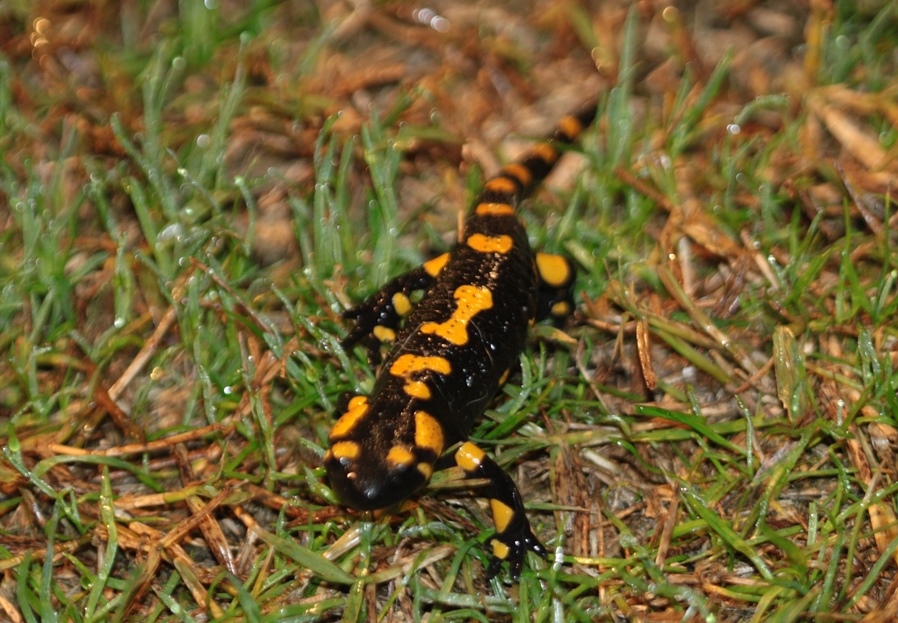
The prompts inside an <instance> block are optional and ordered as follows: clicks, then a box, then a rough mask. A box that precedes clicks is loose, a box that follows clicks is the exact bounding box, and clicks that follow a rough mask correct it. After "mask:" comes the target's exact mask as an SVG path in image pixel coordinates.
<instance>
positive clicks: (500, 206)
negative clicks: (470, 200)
mask: <svg viewBox="0 0 898 623" xmlns="http://www.w3.org/2000/svg"><path fill="white" fill-rule="evenodd" d="M474 213H475V214H478V215H480V216H512V215H513V214H514V208H513V207H511V206H510V205H508V204H507V203H478V204H477V207H476V208H474Z"/></svg>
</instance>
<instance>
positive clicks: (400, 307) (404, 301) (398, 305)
mask: <svg viewBox="0 0 898 623" xmlns="http://www.w3.org/2000/svg"><path fill="white" fill-rule="evenodd" d="M393 309H395V310H396V313H397V314H399V315H400V316H408V314H409V312H410V311H412V302H411V301H410V300H408V297H407V296H406V295H404V294H403V293H402V292H397V293H396V294H394V295H393Z"/></svg>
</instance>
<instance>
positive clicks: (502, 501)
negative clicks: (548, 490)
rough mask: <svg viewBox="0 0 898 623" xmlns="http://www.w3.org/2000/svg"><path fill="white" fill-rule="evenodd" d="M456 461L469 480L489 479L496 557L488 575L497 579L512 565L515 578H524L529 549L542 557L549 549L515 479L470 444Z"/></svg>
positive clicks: (465, 446)
mask: <svg viewBox="0 0 898 623" xmlns="http://www.w3.org/2000/svg"><path fill="white" fill-rule="evenodd" d="M455 462H456V463H457V464H458V465H459V467H461V468H462V469H463V470H464V472H465V476H466V477H467V478H485V479H486V480H487V481H488V482H487V485H486V497H487V499H489V502H490V510H491V511H492V514H493V524H494V525H495V527H496V534H495V535H494V536H493V538H492V539H491V541H490V545H491V546H492V549H493V557H492V560H491V561H490V565H489V567H488V568H487V576H489V577H493V576H494V575H496V573H498V571H499V569H500V568H501V567H502V563H503V562H508V570H509V574H510V575H511V577H512V579H517V578H518V577H519V576H520V575H521V569H522V568H523V565H524V554H525V553H526V552H527V551H528V550H529V551H531V552H534V553H536V554H539V555H540V556H545V555H546V548H545V547H543V545H542V543H540V542H539V539H538V538H537V537H536V535H535V534H533V530H532V529H531V528H530V521H529V520H528V519H527V512H526V510H525V509H524V502H523V500H522V499H521V494H520V492H519V491H518V488H517V487H516V486H515V484H514V481H513V480H512V479H511V477H510V476H509V475H508V474H506V473H505V471H503V469H502V468H501V467H499V465H498V463H496V462H495V461H494V460H493V459H491V458H490V457H489V456H487V455H486V453H485V452H484V451H483V450H481V449H480V448H478V447H477V446H476V445H474V444H473V443H471V442H470V441H466V442H465V443H463V444H462V445H461V447H460V448H459V449H458V451H457V452H456V453H455Z"/></svg>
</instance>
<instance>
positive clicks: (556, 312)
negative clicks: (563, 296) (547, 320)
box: [549, 301, 571, 318]
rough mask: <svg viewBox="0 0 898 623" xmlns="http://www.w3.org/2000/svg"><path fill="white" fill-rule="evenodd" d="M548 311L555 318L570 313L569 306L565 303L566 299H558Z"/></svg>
mask: <svg viewBox="0 0 898 623" xmlns="http://www.w3.org/2000/svg"><path fill="white" fill-rule="evenodd" d="M549 313H550V314H552V315H553V316H555V317H556V318H562V317H564V316H568V315H570V313H571V306H570V305H568V304H567V301H558V302H557V303H555V304H554V305H552V309H550V310H549Z"/></svg>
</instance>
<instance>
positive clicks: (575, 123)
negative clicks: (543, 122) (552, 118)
mask: <svg viewBox="0 0 898 623" xmlns="http://www.w3.org/2000/svg"><path fill="white" fill-rule="evenodd" d="M558 129H559V130H561V131H562V132H563V133H564V135H565V136H566V137H567V138H568V140H571V141H572V140H574V139H575V138H577V136H578V135H579V134H580V132H582V131H583V124H582V123H580V120H579V119H577V118H576V117H572V116H570V115H568V116H566V117H564V118H563V119H562V120H561V121H559V122H558Z"/></svg>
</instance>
